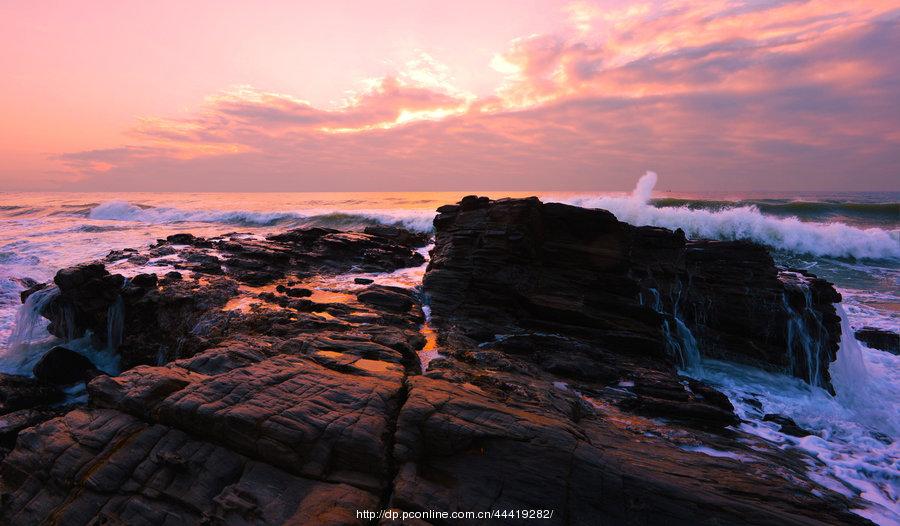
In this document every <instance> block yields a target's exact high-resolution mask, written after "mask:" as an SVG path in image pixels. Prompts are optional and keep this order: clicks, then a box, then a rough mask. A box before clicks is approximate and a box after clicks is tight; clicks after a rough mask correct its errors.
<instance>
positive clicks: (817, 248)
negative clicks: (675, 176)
mask: <svg viewBox="0 0 900 526" xmlns="http://www.w3.org/2000/svg"><path fill="white" fill-rule="evenodd" d="M656 181H657V175H656V174H655V173H653V172H647V173H646V174H645V175H644V176H643V177H641V178H640V179H639V180H638V182H637V185H636V186H635V188H634V190H633V191H632V193H631V195H629V196H626V197H610V196H583V197H582V196H579V197H574V198H569V199H565V200H563V201H564V202H567V203H569V204H573V205H577V206H583V207H588V208H603V209H606V210H609V211H610V212H612V213H614V214H615V215H616V217H618V218H619V219H620V220H621V221H625V222H626V223H631V224H634V225H651V226H660V227H666V228H671V229H675V228H681V229H682V230H684V232H685V234H686V235H687V236H688V237H689V238H708V239H723V240H736V239H749V240H751V241H756V242H757V243H761V244H763V245H767V246H770V247H772V248H774V249H776V250H784V251H789V252H795V253H801V254H812V255H814V256H831V257H845V258H857V259H898V258H900V231H898V230H885V229H881V228H858V227H853V226H849V225H846V224H844V223H838V222H835V223H816V222H804V221H801V220H800V219H799V218H797V217H773V216H769V215H766V214H764V213H763V212H761V211H760V209H759V208H758V207H757V206H755V205H747V206H737V207H734V208H725V209H720V210H703V209H695V208H691V207H688V206H675V207H671V206H667V207H656V206H653V205H652V204H651V201H650V195H651V193H652V191H653V188H654V186H655V185H656Z"/></svg>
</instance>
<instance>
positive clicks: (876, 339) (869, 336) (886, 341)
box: [854, 327, 900, 354]
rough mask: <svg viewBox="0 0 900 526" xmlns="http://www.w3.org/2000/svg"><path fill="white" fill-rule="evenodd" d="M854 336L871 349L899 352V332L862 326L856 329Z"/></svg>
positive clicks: (892, 352)
mask: <svg viewBox="0 0 900 526" xmlns="http://www.w3.org/2000/svg"><path fill="white" fill-rule="evenodd" d="M854 336H856V339H857V340H859V341H861V342H863V343H865V344H866V345H868V346H869V347H871V348H872V349H878V350H881V351H887V352H889V353H891V354H900V333H896V332H891V331H888V330H885V329H878V328H876V327H863V328H862V329H859V330H858V331H856V332H855V333H854Z"/></svg>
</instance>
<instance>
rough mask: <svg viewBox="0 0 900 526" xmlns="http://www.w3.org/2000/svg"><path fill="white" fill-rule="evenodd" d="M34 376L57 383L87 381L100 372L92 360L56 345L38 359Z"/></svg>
mask: <svg viewBox="0 0 900 526" xmlns="http://www.w3.org/2000/svg"><path fill="white" fill-rule="evenodd" d="M33 373H34V376H35V377H36V378H38V379H39V380H43V381H45V382H47V383H51V384H55V385H69V384H74V383H76V382H87V381H89V380H90V379H91V378H93V377H95V376H97V375H98V374H100V371H98V370H97V368H96V367H94V364H93V363H91V361H90V360H88V359H87V358H85V357H84V356H82V355H81V354H78V353H77V352H75V351H72V350H69V349H66V348H65V347H59V346H57V347H54V348H52V349H50V350H49V351H47V353H46V354H45V355H44V356H43V357H41V359H40V360H38V363H37V364H35V366H34V371H33Z"/></svg>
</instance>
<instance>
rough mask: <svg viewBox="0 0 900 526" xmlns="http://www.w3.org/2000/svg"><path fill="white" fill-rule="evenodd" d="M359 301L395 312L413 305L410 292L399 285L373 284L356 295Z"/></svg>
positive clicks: (402, 310) (403, 310) (404, 310)
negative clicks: (398, 286)
mask: <svg viewBox="0 0 900 526" xmlns="http://www.w3.org/2000/svg"><path fill="white" fill-rule="evenodd" d="M356 297H357V298H359V301H361V302H363V303H366V304H369V305H377V306H379V307H383V308H385V309H388V310H391V311H394V312H406V311H408V310H409V309H410V308H412V306H413V300H412V298H411V297H410V295H409V292H408V291H406V290H403V289H399V288H397V287H383V286H380V285H373V286H371V287H369V288H367V289H365V290H364V291H362V292H360V293H359V294H357V295H356Z"/></svg>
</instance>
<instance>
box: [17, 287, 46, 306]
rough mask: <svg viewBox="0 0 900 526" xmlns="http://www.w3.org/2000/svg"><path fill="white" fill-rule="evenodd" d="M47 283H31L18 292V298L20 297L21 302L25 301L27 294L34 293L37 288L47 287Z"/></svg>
mask: <svg viewBox="0 0 900 526" xmlns="http://www.w3.org/2000/svg"><path fill="white" fill-rule="evenodd" d="M47 285H49V283H35V284H32V285H30V286H29V287H28V288H26V289H25V290H23V291H22V292H20V293H19V298H21V300H22V303H25V301H27V300H28V297H29V296H31V295H32V294H34V293H35V292H37V291H39V290H43V289H45V288H47Z"/></svg>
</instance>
